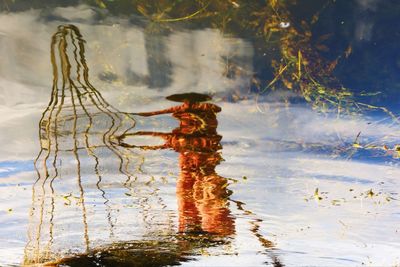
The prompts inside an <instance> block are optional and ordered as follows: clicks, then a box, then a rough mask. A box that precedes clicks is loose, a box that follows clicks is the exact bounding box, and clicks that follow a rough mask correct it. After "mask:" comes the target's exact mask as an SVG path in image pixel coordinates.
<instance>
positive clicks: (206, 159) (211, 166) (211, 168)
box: [119, 93, 235, 236]
mask: <svg viewBox="0 0 400 267" xmlns="http://www.w3.org/2000/svg"><path fill="white" fill-rule="evenodd" d="M167 99H169V100H172V101H178V102H183V104H182V105H180V106H175V107H172V108H168V109H165V110H160V111H154V112H146V113H137V115H141V116H153V115H160V114H166V113H172V116H174V117H175V118H177V119H178V120H179V122H180V125H179V127H178V128H176V129H174V130H173V131H172V133H161V132H136V133H127V134H124V135H122V136H120V138H119V139H120V144H121V145H122V146H124V147H141V148H144V149H164V148H172V149H173V150H175V151H176V152H178V153H179V164H180V170H181V173H180V176H179V179H178V181H177V198H178V208H179V231H180V232H184V233H187V232H189V233H190V232H197V233H202V232H205V233H210V234H216V235H222V236H229V235H231V234H234V232H235V228H234V220H233V217H232V216H231V215H230V211H229V209H228V201H227V200H228V197H229V191H228V189H227V185H228V180H227V179H226V178H224V177H221V176H219V175H218V174H217V173H216V172H215V167H216V166H217V165H218V164H219V163H220V161H221V160H222V157H221V154H220V151H219V150H220V149H221V148H222V147H221V144H220V140H221V138H222V137H221V136H220V135H218V134H217V126H218V121H217V118H216V113H217V112H220V111H221V108H220V107H218V106H217V105H215V104H211V103H201V102H203V101H207V100H210V99H211V97H209V96H207V95H202V94H197V93H187V94H177V95H171V96H169V97H167ZM143 135H150V136H159V137H161V138H163V139H164V140H165V143H164V144H163V145H158V146H148V145H145V146H138V145H130V144H127V143H124V142H123V140H124V139H125V138H126V137H128V136H143Z"/></svg>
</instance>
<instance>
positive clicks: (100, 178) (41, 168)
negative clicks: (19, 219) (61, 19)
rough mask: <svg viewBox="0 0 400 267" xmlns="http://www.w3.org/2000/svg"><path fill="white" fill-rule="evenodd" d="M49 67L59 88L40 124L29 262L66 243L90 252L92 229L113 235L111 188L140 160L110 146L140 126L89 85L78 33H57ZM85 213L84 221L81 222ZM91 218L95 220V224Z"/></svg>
mask: <svg viewBox="0 0 400 267" xmlns="http://www.w3.org/2000/svg"><path fill="white" fill-rule="evenodd" d="M51 63H52V65H53V75H54V79H53V88H52V93H51V100H50V103H49V105H48V107H47V108H46V110H45V111H44V112H43V115H42V118H41V120H40V123H39V128H40V130H39V137H40V144H41V150H40V152H39V154H38V156H37V158H36V160H35V168H36V171H37V176H38V178H37V180H36V182H35V184H34V186H33V196H32V208H31V214H30V218H31V220H30V225H29V232H28V238H29V240H28V244H27V246H26V249H25V263H26V264H31V263H41V262H46V261H48V260H52V259H55V258H57V256H58V255H57V253H61V252H62V251H63V250H64V251H65V250H66V248H65V244H68V245H69V248H68V250H72V251H75V252H82V251H88V250H89V248H90V242H91V239H90V231H91V229H90V228H91V226H92V227H93V226H94V224H97V227H100V229H101V227H104V228H105V229H107V231H105V232H108V233H109V236H113V235H114V234H115V233H114V230H113V228H114V226H115V223H116V218H115V213H116V212H115V211H113V210H112V206H113V205H116V203H115V201H114V203H112V202H110V199H109V198H110V195H111V194H112V191H111V190H108V191H107V192H106V189H105V188H106V187H111V186H112V184H113V183H118V182H121V183H123V182H124V184H125V183H126V182H128V181H129V179H130V178H131V175H130V173H129V166H130V164H131V163H132V161H133V160H135V159H136V158H137V156H135V154H134V153H132V152H130V151H128V150H129V149H127V148H121V147H117V146H114V145H113V143H112V142H111V141H110V137H111V136H113V135H114V134H116V133H123V132H125V131H127V130H129V129H131V128H133V127H134V125H135V121H134V119H133V118H132V116H130V115H127V114H124V113H121V112H119V111H118V110H116V109H115V108H114V107H112V106H111V105H109V104H108V103H107V101H106V100H105V99H104V98H103V97H102V96H101V94H100V93H99V92H98V91H97V90H96V89H95V88H94V87H93V86H92V85H91V84H90V82H89V79H88V66H87V64H86V61H85V50H84V40H83V39H82V36H81V34H80V32H79V30H78V28H77V27H75V26H72V25H67V26H60V27H59V28H58V31H57V33H55V34H54V35H53V37H52V42H51ZM113 170H114V171H115V172H114V173H116V175H114V177H113V179H112V180H111V179H110V178H109V177H108V176H107V175H105V174H107V173H110V172H111V173H113ZM87 172H89V173H87ZM118 173H119V175H118ZM147 193H149V192H147ZM149 195H151V194H149ZM100 204H103V205H100ZM88 206H90V207H89V208H88ZM79 213H81V221H80V222H79V221H75V218H78V215H77V214H79ZM113 213H114V214H113ZM102 215H104V217H103V216H102ZM89 217H90V218H89ZM103 218H106V221H107V223H105V224H106V225H108V226H104V225H103V221H104V220H103ZM89 219H94V220H97V221H96V223H92V224H91V225H90V223H89ZM100 219H101V220H100ZM93 228H94V227H93ZM105 229H103V230H105ZM93 230H94V229H92V231H93ZM64 231H65V232H64ZM105 235H107V234H105ZM101 238H102V239H107V237H105V236H104V237H101Z"/></svg>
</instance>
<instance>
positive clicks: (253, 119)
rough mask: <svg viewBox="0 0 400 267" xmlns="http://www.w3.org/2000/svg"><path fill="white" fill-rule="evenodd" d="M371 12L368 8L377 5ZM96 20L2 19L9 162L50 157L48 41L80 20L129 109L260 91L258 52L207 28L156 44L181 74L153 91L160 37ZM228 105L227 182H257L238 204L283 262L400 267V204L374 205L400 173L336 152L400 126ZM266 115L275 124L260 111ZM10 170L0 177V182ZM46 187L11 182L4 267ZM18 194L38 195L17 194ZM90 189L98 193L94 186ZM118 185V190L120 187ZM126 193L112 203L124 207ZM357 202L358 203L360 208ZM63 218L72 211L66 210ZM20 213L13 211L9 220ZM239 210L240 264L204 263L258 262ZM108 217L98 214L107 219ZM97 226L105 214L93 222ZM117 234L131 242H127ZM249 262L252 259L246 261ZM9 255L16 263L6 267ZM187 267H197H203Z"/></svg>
mask: <svg viewBox="0 0 400 267" xmlns="http://www.w3.org/2000/svg"><path fill="white" fill-rule="evenodd" d="M361 2H362V3H364V2H365V4H368V3H369V2H371V1H369V2H368V1H367V2H368V3H367V2H366V1H361ZM96 12H97V11H95V10H92V9H90V8H88V7H86V6H78V7H68V8H57V9H55V10H53V11H51V14H48V15H52V17H53V19H52V20H50V19H48V17H46V16H43V14H42V13H40V12H39V11H36V10H31V11H27V12H22V13H10V14H0V33H1V34H0V58H1V59H2V60H1V61H0V112H1V114H2V116H1V117H0V131H1V133H2V134H1V136H0V161H1V162H5V161H13V160H14V161H21V160H32V159H33V158H34V157H35V156H36V154H37V152H38V150H39V141H38V136H37V135H38V129H37V127H38V126H37V124H38V122H39V119H40V116H41V112H42V111H43V109H44V108H45V107H46V105H47V103H48V101H49V97H50V91H51V90H50V89H51V83H52V70H51V65H50V60H49V42H50V38H51V35H52V34H53V33H54V31H55V30H56V28H57V25H59V24H62V23H63V22H62V20H69V21H73V22H74V24H76V25H77V26H78V27H79V28H80V30H81V32H82V34H83V35H84V39H85V40H86V41H87V47H86V50H87V61H88V65H89V68H90V77H91V81H92V83H93V84H94V86H95V87H96V88H98V90H99V91H101V92H102V93H104V95H105V96H106V98H107V100H109V101H110V102H111V103H113V105H114V106H115V107H118V108H119V109H120V110H124V111H132V112H134V111H149V110H158V109H161V108H164V107H168V106H170V105H171V103H170V102H168V101H166V100H164V99H163V97H164V96H167V95H169V94H172V93H176V92H186V91H197V92H208V93H218V92H219V93H221V92H222V93H223V92H228V91H231V90H236V89H241V90H243V89H244V88H246V87H247V86H248V85H249V81H250V78H251V75H252V57H253V50H252V46H251V44H250V43H249V42H247V41H245V40H241V39H238V38H232V37H227V36H223V35H222V34H221V33H220V32H218V31H216V30H211V29H206V30H196V31H177V32H174V33H172V34H169V35H160V36H158V38H159V39H156V40H153V41H154V42H155V44H152V45H163V49H164V52H165V53H164V54H163V55H161V56H165V59H163V58H159V60H162V61H163V60H165V62H167V63H168V64H166V66H169V65H170V67H171V69H170V71H171V72H170V73H171V75H170V76H171V77H169V78H170V79H171V81H170V82H168V79H164V78H165V77H161V78H162V79H164V80H162V79H160V80H161V83H160V84H162V82H163V81H164V82H165V81H167V82H165V84H164V85H165V86H164V87H162V86H161V87H160V88H150V86H149V83H150V82H149V80H150V79H159V78H160V77H159V76H162V74H157V73H156V74H154V73H153V72H152V70H151V68H152V67H151V66H150V64H149V59H148V57H149V55H148V53H149V50H148V46H146V40H148V39H146V38H149V35H151V34H152V33H151V32H148V31H149V30H148V29H142V28H140V27H138V26H134V25H131V24H130V23H129V22H128V21H127V20H124V19H121V20H118V19H116V18H112V17H110V18H108V20H106V21H105V22H104V24H102V25H99V24H97V21H96V14H97V13H96ZM147 45H148V44H147ZM150 56H151V55H150ZM232 62H233V63H235V64H239V67H240V68H239V69H241V71H239V72H237V73H236V74H235V75H231V76H229V75H227V68H228V67H229V64H231V63H232ZM153 67H154V66H153ZM152 75H154V76H152ZM154 100H156V101H154ZM218 105H220V106H221V107H222V113H221V114H220V115H219V123H220V124H219V133H220V134H221V135H223V144H224V150H223V156H224V158H225V160H226V162H224V163H222V164H221V165H220V166H219V167H218V168H217V169H218V171H219V174H220V175H222V176H224V177H232V178H236V179H239V180H240V179H241V177H242V176H246V177H248V182H240V183H239V184H238V185H232V186H231V188H232V190H233V191H234V193H233V197H232V198H234V199H239V200H241V201H244V202H246V203H247V208H249V209H251V210H253V211H255V212H256V213H257V214H259V215H260V216H261V217H262V218H263V220H264V222H263V225H262V231H263V234H265V235H266V236H268V237H269V238H271V239H272V240H273V241H274V242H276V244H277V248H278V249H281V252H279V253H280V254H281V258H282V259H283V263H284V264H287V265H298V264H299V263H301V264H303V265H336V264H338V263H340V264H341V265H350V266H351V265H354V264H357V265H360V264H361V262H365V263H366V264H371V265H396V264H399V258H398V255H397V254H396V251H398V249H400V244H399V242H398V235H399V229H398V223H397V222H398V208H399V204H398V203H399V202H398V201H391V202H387V203H386V202H385V203H384V204H382V205H381V204H377V203H375V202H376V201H383V202H384V201H385V197H386V196H392V195H391V193H393V196H395V194H394V193H396V194H398V193H399V192H398V188H399V186H400V184H399V180H398V179H397V177H400V169H399V168H398V166H397V165H396V164H392V165H390V164H372V163H368V164H367V163H362V162H357V161H347V160H346V159H344V158H341V159H336V160H335V159H332V158H331V156H330V155H331V153H332V151H333V150H334V149H335V147H336V146H337V145H343V144H346V145H347V146H351V143H352V142H353V141H354V139H355V137H356V136H357V134H358V133H359V132H361V133H362V134H361V137H362V138H363V139H364V140H368V141H370V140H374V141H375V142H376V143H381V144H383V143H394V142H396V140H398V138H399V132H400V128H399V126H395V125H389V124H386V123H384V122H378V121H374V120H372V119H369V118H365V117H342V118H339V119H337V118H335V117H330V116H325V115H321V114H317V113H315V112H314V111H312V110H311V109H309V108H307V107H304V106H295V105H294V106H290V107H286V106H285V105H284V104H282V103H279V102H276V101H274V99H273V97H271V98H270V99H269V102H268V101H263V102H262V103H259V104H258V105H259V107H257V105H256V103H255V102H254V101H253V100H248V101H241V102H239V103H226V102H219V103H218ZM260 108H261V110H262V111H263V112H264V113H261V112H260V111H259V109H260ZM175 125H176V122H172V121H170V120H166V121H165V122H162V123H159V124H157V125H156V127H157V129H158V127H160V128H161V129H168V130H170V129H172V128H173V127H175ZM152 127H154V126H153V125H152ZM313 145H315V146H318V147H320V148H324V149H326V150H323V153H313V151H311V152H301V151H302V150H303V148H304V147H309V146H313ZM318 152H320V151H318ZM162 156H163V157H164V158H163V159H165V160H164V161H163V164H160V163H159V160H158V159H155V158H154V155H153V158H152V157H151V153H149V160H148V161H146V163H147V164H148V165H147V170H149V171H150V170H151V173H152V174H154V175H155V176H156V177H160V176H161V174H164V172H166V169H168V168H171V166H174V165H175V163H176V161H177V159H176V156H175V154H174V153H165V154H162ZM144 168H146V166H144ZM9 170H10V169H9V168H6V167H1V168H0V173H4V172H5V171H9ZM88 177H89V176H88ZM90 177H91V178H93V179H94V178H95V177H92V176H90ZM90 177H89V178H90ZM35 178H36V177H35V174H34V173H33V172H21V173H18V174H13V175H10V176H8V177H6V178H0V179H2V180H1V182H0V196H1V197H0V200H1V201H0V211H1V212H2V215H1V221H0V222H1V225H3V226H2V227H0V233H1V234H0V236H4V237H5V238H4V237H3V239H1V240H0V241H1V245H0V255H1V256H2V257H0V258H1V259H0V263H1V264H3V263H14V264H15V263H16V264H18V263H20V262H21V261H22V254H23V253H22V250H23V246H24V245H25V243H24V242H25V241H26V239H25V238H24V236H25V235H26V224H27V223H28V222H27V217H26V214H27V213H28V209H29V206H30V205H31V199H30V195H29V194H28V193H27V192H28V191H29V184H31V183H32V182H33V181H34V179H35ZM382 182H383V183H382ZM19 183H25V184H28V186H18V184H19ZM89 184H90V183H88V185H89ZM10 185H12V186H10ZM90 186H91V187H92V188H91V189H93V188H94V184H93V183H91V184H90ZM109 186H110V188H112V182H111V181H110V183H109ZM315 188H319V189H320V192H324V191H326V192H328V194H327V196H328V198H327V199H323V200H322V201H320V202H314V200H313V199H311V200H308V201H306V200H304V198H310V196H311V197H312V196H313V194H314V192H315ZM10 189H12V190H10ZM350 189H353V191H350ZM369 189H373V190H374V192H376V193H378V192H382V194H381V195H377V196H374V197H373V198H364V197H360V194H361V193H365V192H366V191H368V190H369ZM115 192H117V193H118V190H116V191H115ZM115 192H114V194H115V195H114V196H113V197H115V198H118V194H117V193H115ZM121 192H123V190H120V193H121ZM166 192H167V193H168V194H167V195H166V196H165V198H166V201H167V202H166V205H167V206H168V208H167V210H175V209H176V203H175V198H174V188H173V183H170V184H169V185H168V186H167V188H166ZM97 193H99V192H97ZM356 195H357V197H358V198H356V199H354V198H353V197H354V196H356ZM61 198H62V197H61ZM342 198H344V199H345V200H344V201H342V200H341V199H342ZM337 199H339V200H341V201H342V202H340V206H338V207H337V206H334V205H332V203H331V201H333V200H337ZM119 200H121V199H119ZM58 208H60V209H63V208H65V207H63V205H60V207H58ZM9 209H12V210H13V212H10V213H7V210H9ZM232 210H233V213H234V214H235V215H237V223H236V224H237V225H236V227H237V233H238V235H237V241H236V244H235V245H236V246H237V249H238V251H239V258H240V260H238V257H237V256H223V257H221V258H219V257H217V258H214V257H210V258H207V257H205V258H201V259H199V261H198V262H197V263H198V264H202V265H204V264H206V265H207V264H211V263H213V264H216V263H217V261H218V260H220V259H221V260H222V259H224V260H226V261H225V262H222V261H218V264H221V265H223V264H224V263H225V264H226V263H229V264H230V263H233V262H236V263H238V264H239V263H241V261H242V260H244V259H248V257H249V256H248V255H246V253H254V251H248V249H249V248H248V244H249V242H251V241H253V242H254V236H252V234H251V232H250V231H249V225H248V220H247V219H246V218H244V217H243V215H239V214H240V211H238V210H236V209H235V208H234V207H233V204H232ZM102 212H103V213H104V211H102ZM102 212H100V213H99V214H100V215H103V213H102ZM122 213H123V212H121V214H122ZM65 214H67V213H65ZM92 215H93V214H92ZM93 216H94V217H92V218H97V217H95V216H99V215H96V214H95V213H94V215H93ZM131 218H132V216H129V212H128V213H127V212H125V213H124V214H123V216H122V215H121V217H120V221H119V222H120V223H121V224H122V225H124V224H125V226H126V225H128V222H129V220H131ZM72 219H73V217H72ZM175 219H176V218H175ZM99 221H100V219H99ZM14 222H16V223H14ZM101 223H105V222H103V221H101V222H99V224H101ZM4 225H7V227H4ZM382 225H385V226H384V227H382ZM308 227H310V228H308ZM10 229H12V231H11V230H10ZM121 229H124V228H121ZM301 229H303V230H301ZM11 233H13V234H11ZM103 234H104V233H98V234H96V232H95V231H93V232H92V235H93V239H94V240H99V241H98V242H100V243H101V242H102V241H101V240H103V239H105V240H106V239H107V238H106V237H105V236H104V235H103ZM118 234H119V235H118ZM118 234H117V236H118V237H121V236H124V234H125V233H124V232H123V231H121V232H119V233H118ZM16 236H18V238H16ZM125 238H127V239H129V236H126V235H125ZM103 241H104V240H103ZM63 244H65V243H63ZM252 246H254V250H261V249H262V248H260V247H259V245H256V244H255V243H252ZM257 246H258V247H257ZM60 249H62V248H60ZM240 253H243V255H245V256H243V257H241V254H240ZM10 255H11V257H13V259H10V261H8V260H6V261H4V260H3V259H5V258H9V257H10ZM251 255H252V254H251ZM260 255H261V254H258V256H255V257H253V256H250V257H251V259H252V260H253V261H254V264H258V263H261V262H262V261H264V260H265V259H264V257H261V256H260ZM207 261H209V262H207ZM368 261H369V262H368ZM246 262H247V263H249V262H248V261H246ZM188 264H189V265H193V262H190V263H188Z"/></svg>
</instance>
